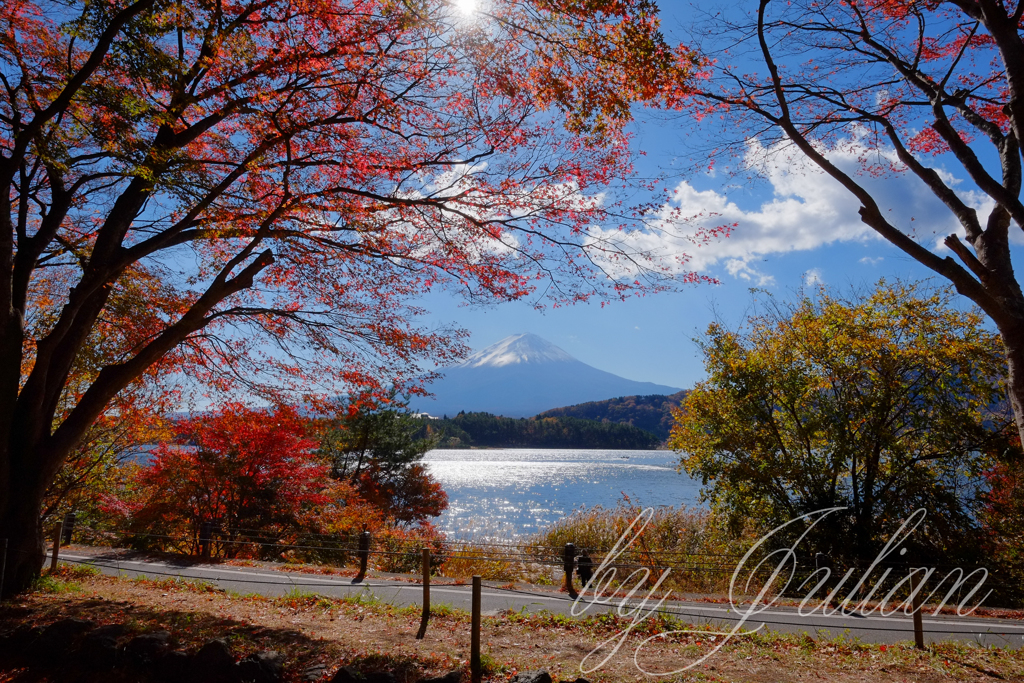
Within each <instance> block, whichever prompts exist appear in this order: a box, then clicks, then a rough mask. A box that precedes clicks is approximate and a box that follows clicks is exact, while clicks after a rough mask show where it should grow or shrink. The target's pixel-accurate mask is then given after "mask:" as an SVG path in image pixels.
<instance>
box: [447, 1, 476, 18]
mask: <svg viewBox="0 0 1024 683" xmlns="http://www.w3.org/2000/svg"><path fill="white" fill-rule="evenodd" d="M452 5H453V6H454V7H455V9H456V10H458V12H459V14H461V15H462V16H464V17H468V16H472V15H473V14H475V13H476V10H477V7H479V2H478V1H477V0H452Z"/></svg>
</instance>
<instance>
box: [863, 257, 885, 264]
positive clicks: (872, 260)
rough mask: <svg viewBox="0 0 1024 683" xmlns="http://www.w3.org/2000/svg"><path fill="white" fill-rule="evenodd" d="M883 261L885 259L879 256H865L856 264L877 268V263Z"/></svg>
mask: <svg viewBox="0 0 1024 683" xmlns="http://www.w3.org/2000/svg"><path fill="white" fill-rule="evenodd" d="M884 260H885V259H884V258H882V257H881V256H865V257H864V258H862V259H860V260H859V261H857V263H863V264H865V265H868V266H877V265H878V264H879V263H881V262H882V261H884Z"/></svg>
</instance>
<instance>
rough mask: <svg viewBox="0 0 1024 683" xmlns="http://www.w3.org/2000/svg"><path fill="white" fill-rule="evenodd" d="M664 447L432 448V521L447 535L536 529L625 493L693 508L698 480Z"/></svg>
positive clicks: (643, 501)
mask: <svg viewBox="0 0 1024 683" xmlns="http://www.w3.org/2000/svg"><path fill="white" fill-rule="evenodd" d="M678 458H679V456H678V455H676V454H675V453H673V452H672V451H611V450H609V451H604V450H582V449H581V450H553V449H539V448H495V449H479V450H447V449H436V450H433V451H430V452H429V453H427V455H426V456H425V457H424V459H423V461H424V464H425V465H426V466H427V468H428V470H429V471H430V473H431V474H432V475H434V477H436V478H437V480H438V481H439V482H441V485H442V486H443V487H444V490H445V491H446V492H447V493H448V501H449V507H448V510H447V511H446V512H445V513H444V515H442V516H441V518H440V520H439V521H438V526H440V527H441V529H443V530H444V531H445V532H446V533H448V534H449V535H452V536H455V537H466V538H477V539H483V538H488V537H489V538H509V537H513V536H523V535H529V534H533V533H535V532H537V531H538V530H539V529H542V528H544V527H546V526H548V525H549V524H551V523H552V522H554V521H557V520H558V519H560V518H562V517H564V516H566V515H568V514H569V513H571V512H572V510H573V509H574V508H578V507H581V506H583V507H592V506H594V505H602V506H604V507H608V508H610V507H615V505H616V503H618V502H619V501H620V500H622V495H623V494H626V495H628V496H629V497H630V498H631V499H632V501H633V502H634V503H638V504H640V505H643V506H644V507H648V506H658V505H688V506H696V505H697V504H698V503H697V500H698V493H699V489H700V483H699V482H697V481H694V480H692V479H690V478H689V477H688V476H687V475H686V474H680V473H678V472H676V465H677V463H678Z"/></svg>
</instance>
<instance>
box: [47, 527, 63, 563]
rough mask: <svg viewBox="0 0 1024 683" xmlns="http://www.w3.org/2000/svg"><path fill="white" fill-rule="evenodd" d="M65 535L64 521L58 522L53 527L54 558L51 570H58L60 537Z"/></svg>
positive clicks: (51, 561)
mask: <svg viewBox="0 0 1024 683" xmlns="http://www.w3.org/2000/svg"><path fill="white" fill-rule="evenodd" d="M63 535H64V522H57V526H56V527H54V529H53V559H51V560H50V572H51V573H52V572H55V571H57V555H58V554H59V553H60V539H61V537H62V536H63Z"/></svg>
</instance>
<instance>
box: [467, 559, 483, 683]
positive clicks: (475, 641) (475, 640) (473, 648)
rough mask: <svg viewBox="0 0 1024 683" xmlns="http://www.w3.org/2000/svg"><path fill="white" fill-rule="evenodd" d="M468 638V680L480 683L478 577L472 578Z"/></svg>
mask: <svg viewBox="0 0 1024 683" xmlns="http://www.w3.org/2000/svg"><path fill="white" fill-rule="evenodd" d="M470 629H471V630H470V636H469V680H470V683H480V679H481V678H482V677H483V672H482V671H481V667H480V577H479V576H474V577H473V608H472V620H471V626H470Z"/></svg>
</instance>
